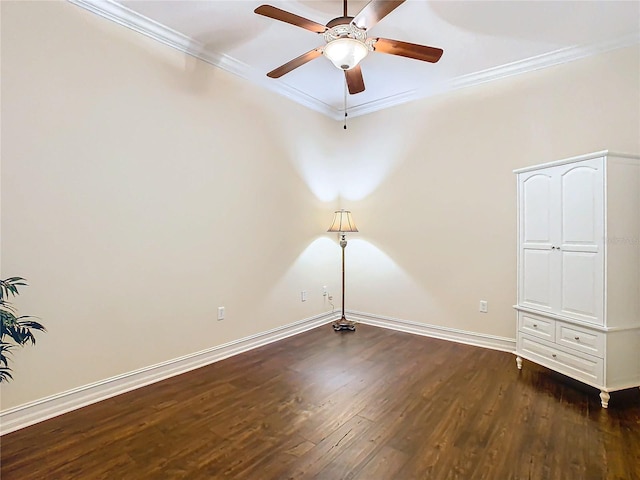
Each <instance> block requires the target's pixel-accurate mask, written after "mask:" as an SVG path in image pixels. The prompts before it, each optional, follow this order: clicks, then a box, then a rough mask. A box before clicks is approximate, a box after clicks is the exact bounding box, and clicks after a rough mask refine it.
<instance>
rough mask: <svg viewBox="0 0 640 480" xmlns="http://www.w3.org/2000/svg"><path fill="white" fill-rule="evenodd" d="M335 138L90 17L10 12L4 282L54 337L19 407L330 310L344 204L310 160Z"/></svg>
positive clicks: (69, 11) (5, 56)
mask: <svg viewBox="0 0 640 480" xmlns="http://www.w3.org/2000/svg"><path fill="white" fill-rule="evenodd" d="M335 125H336V124H335V122H334V121H332V120H329V119H326V118H324V117H322V116H320V115H318V114H317V113H315V112H312V111H309V110H307V109H305V108H303V107H301V106H298V105H296V104H294V103H293V102H290V101H287V100H284V99H282V98H281V97H279V96H276V95H275V94H272V93H270V92H266V91H264V90H262V89H260V88H258V87H254V86H252V85H251V84H249V83H248V82H246V81H244V80H241V79H239V78H237V77H235V76H233V75H230V74H228V73H226V72H224V71H222V70H220V69H217V68H214V67H212V66H210V65H207V64H204V63H201V62H198V63H194V62H193V61H192V59H190V58H189V57H185V55H184V54H182V53H180V52H178V51H175V50H173V49H171V48H168V47H166V46H164V45H161V44H159V43H157V42H154V41H152V40H150V39H148V38H146V37H144V36H142V35H139V34H137V33H135V32H133V31H131V30H129V29H126V28H123V27H121V26H119V25H116V24H114V23H112V22H109V21H107V20H104V19H101V18H99V17H97V16H95V15H93V14H91V13H89V12H87V11H85V10H83V9H81V8H79V7H77V6H74V5H72V4H69V3H66V2H65V3H62V2H56V3H53V2H19V3H14V2H2V272H1V275H2V278H6V277H8V276H13V275H20V276H24V277H25V278H27V279H28V281H29V283H30V286H29V287H28V288H26V289H24V290H23V293H22V295H21V296H20V297H19V299H18V304H19V306H20V311H21V313H24V314H27V313H29V314H33V315H38V316H40V317H41V318H42V322H43V323H44V324H45V325H46V327H47V328H48V330H49V331H48V333H46V334H39V335H38V343H37V345H36V346H35V347H31V346H29V347H25V348H24V349H21V350H20V351H16V352H15V355H14V362H13V364H12V366H13V368H14V377H15V380H14V381H13V382H11V383H9V384H3V385H2V387H1V388H2V409H6V408H9V407H12V406H15V405H19V404H23V403H25V402H27V401H30V400H34V399H38V398H41V397H44V396H47V395H51V394H54V393H58V392H62V391H66V390H68V389H71V388H74V387H78V386H82V385H85V384H88V383H90V382H94V381H98V380H102V379H105V378H109V377H111V376H114V375H117V374H121V373H125V372H128V371H131V370H134V369H137V368H141V367H145V366H149V365H153V364H156V363H158V362H162V361H166V360H169V359H173V358H176V357H179V356H182V355H185V354H189V353H192V352H197V351H200V350H203V349H206V348H209V347H212V346H215V345H219V344H223V343H226V342H228V341H231V340H234V339H238V338H243V337H246V336H248V335H251V334H255V333H258V332H264V331H267V330H269V329H272V328H275V327H277V326H280V325H285V324H289V323H292V322H295V321H298V320H302V319H304V318H308V317H311V316H314V315H317V314H320V313H323V312H326V311H327V310H330V307H329V304H328V303H325V302H324V298H323V297H322V286H323V285H328V286H329V287H330V288H331V289H332V290H337V289H338V285H339V284H338V281H339V264H338V258H339V257H338V255H339V247H338V246H337V244H336V242H335V239H334V238H332V237H331V236H329V235H327V234H326V233H324V232H325V230H326V228H328V225H329V223H330V221H331V216H332V211H333V210H334V209H335V208H336V207H337V206H338V205H337V197H336V195H335V194H333V195H329V196H327V197H325V198H323V199H322V200H321V199H319V198H318V197H317V196H316V195H315V194H314V192H313V190H312V188H311V187H310V186H309V185H308V184H307V181H306V180H305V176H304V168H303V167H301V165H304V162H305V158H306V155H311V154H313V155H316V152H325V153H326V152H327V148H329V149H330V148H331V142H326V141H325V140H324V139H323V136H324V132H329V134H330V132H333V131H334V130H335V131H337V129H334V127H335ZM340 133H342V132H340ZM326 154H327V155H331V153H330V152H329V153H326ZM303 289H304V290H307V291H308V292H309V294H308V300H307V301H306V302H304V303H302V302H301V300H300V291H301V290H303ZM219 305H224V306H225V307H226V317H227V318H226V319H225V320H224V321H222V322H218V321H217V320H216V315H217V307H218V306H219Z"/></svg>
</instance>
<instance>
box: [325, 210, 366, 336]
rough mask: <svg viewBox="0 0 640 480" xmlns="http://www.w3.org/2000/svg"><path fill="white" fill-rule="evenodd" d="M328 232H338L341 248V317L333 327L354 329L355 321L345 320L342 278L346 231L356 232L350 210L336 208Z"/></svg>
mask: <svg viewBox="0 0 640 480" xmlns="http://www.w3.org/2000/svg"><path fill="white" fill-rule="evenodd" d="M327 231H328V232H337V233H339V234H340V248H342V317H340V320H336V321H335V322H333V329H334V330H335V331H336V332H338V331H340V330H349V331H352V332H353V331H354V330H355V329H356V324H355V322H352V321H350V320H347V317H345V315H344V292H345V280H344V277H345V275H344V271H345V265H344V249H345V248H347V238H346V233H347V232H357V231H358V229H357V228H356V225H355V223H353V218H351V212H350V211H348V210H338V211H336V212H335V216H334V217H333V223H332V224H331V226H330V227H329V230H327Z"/></svg>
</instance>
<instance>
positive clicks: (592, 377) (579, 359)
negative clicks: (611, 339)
mask: <svg viewBox="0 0 640 480" xmlns="http://www.w3.org/2000/svg"><path fill="white" fill-rule="evenodd" d="M568 350H569V349H565V348H562V347H559V346H557V345H555V344H553V343H550V342H546V341H544V340H540V339H538V338H536V337H532V336H529V335H527V334H525V333H522V332H518V354H520V355H522V356H523V357H525V358H528V359H530V360H533V361H534V362H537V363H540V364H541V365H544V366H547V367H549V368H552V369H553V370H556V371H558V372H560V373H564V374H565V375H568V376H570V377H573V378H576V379H579V380H583V381H586V382H587V383H591V384H595V385H602V384H603V382H604V360H603V359H602V358H600V357H595V356H593V355H587V354H584V353H580V352H578V351H576V352H575V353H572V352H570V351H568Z"/></svg>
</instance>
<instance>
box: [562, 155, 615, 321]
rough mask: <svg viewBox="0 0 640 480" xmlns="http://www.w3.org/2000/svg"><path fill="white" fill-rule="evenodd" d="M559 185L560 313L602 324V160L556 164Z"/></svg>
mask: <svg viewBox="0 0 640 480" xmlns="http://www.w3.org/2000/svg"><path fill="white" fill-rule="evenodd" d="M558 168H560V169H561V171H560V172H559V188H560V244H559V245H558V248H557V249H556V250H557V252H555V253H556V254H557V255H560V264H561V267H560V268H561V271H560V298H559V306H558V307H559V312H558V313H561V314H563V315H567V316H570V317H573V318H577V319H580V320H583V321H587V322H591V323H596V324H602V323H603V300H604V298H603V297H604V294H603V292H604V285H603V281H604V275H603V274H604V252H603V239H604V205H603V199H604V185H603V178H604V175H603V168H604V165H603V159H598V158H596V159H593V160H588V161H584V162H579V163H576V164H569V165H564V166H561V167H558Z"/></svg>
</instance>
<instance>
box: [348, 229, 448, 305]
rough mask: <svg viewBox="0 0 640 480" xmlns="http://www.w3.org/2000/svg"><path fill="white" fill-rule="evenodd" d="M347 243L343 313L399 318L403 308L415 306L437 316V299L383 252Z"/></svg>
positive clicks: (356, 241) (357, 242)
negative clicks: (358, 312)
mask: <svg viewBox="0 0 640 480" xmlns="http://www.w3.org/2000/svg"><path fill="white" fill-rule="evenodd" d="M362 235H364V233H362ZM347 241H348V244H347V251H346V255H345V258H346V259H345V264H346V265H345V270H346V277H347V278H346V281H345V283H346V292H347V295H346V299H345V305H346V309H347V310H353V311H361V312H365V313H375V314H379V315H391V316H394V317H397V318H402V312H403V306H404V305H407V304H411V305H413V306H415V304H416V302H419V303H420V304H422V308H423V309H424V311H425V312H429V314H430V315H438V314H439V313H440V307H439V301H438V299H437V298H436V297H434V296H433V295H432V293H431V292H429V291H428V290H426V289H425V288H423V287H422V286H421V285H420V284H419V283H418V282H417V281H416V279H414V278H413V277H411V276H410V275H409V274H408V273H407V272H406V270H404V269H403V268H402V267H401V266H400V265H398V264H397V263H396V262H395V261H394V260H393V259H392V258H391V257H389V255H387V254H386V253H385V252H384V251H382V250H381V249H379V248H378V247H377V246H375V245H374V244H373V243H371V242H369V241H367V240H365V239H362V238H352V239H349V238H347Z"/></svg>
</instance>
